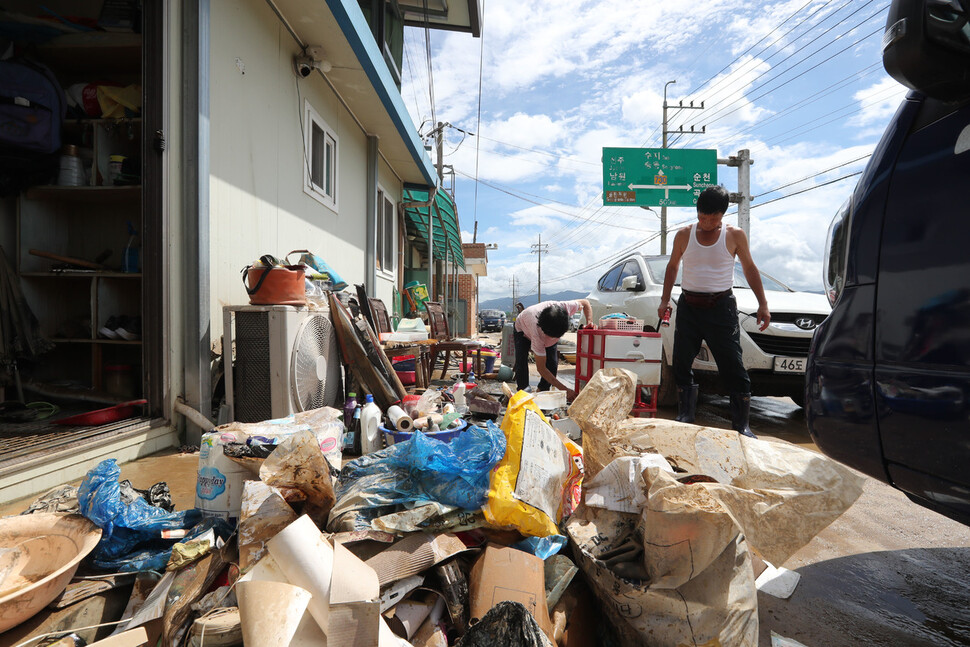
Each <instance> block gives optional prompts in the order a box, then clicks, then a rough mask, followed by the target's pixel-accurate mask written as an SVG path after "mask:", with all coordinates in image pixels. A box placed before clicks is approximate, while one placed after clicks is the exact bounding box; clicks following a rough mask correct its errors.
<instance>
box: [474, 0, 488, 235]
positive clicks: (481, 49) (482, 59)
mask: <svg viewBox="0 0 970 647" xmlns="http://www.w3.org/2000/svg"><path fill="white" fill-rule="evenodd" d="M479 39H480V40H481V44H480V47H479V49H478V122H477V125H476V126H475V132H477V133H480V132H481V131H482V76H483V75H482V70H483V69H484V68H485V0H482V26H481V34H480V35H479ZM479 142H480V140H479V139H478V138H476V139H475V201H474V202H473V203H472V204H473V210H474V211H473V213H474V219H475V232H476V233H477V232H478V152H479ZM472 242H475V240H474V239H473V240H472Z"/></svg>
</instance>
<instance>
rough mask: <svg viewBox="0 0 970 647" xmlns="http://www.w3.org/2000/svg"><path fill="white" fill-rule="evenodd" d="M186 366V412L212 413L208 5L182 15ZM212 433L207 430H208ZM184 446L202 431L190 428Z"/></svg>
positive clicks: (202, 2)
mask: <svg viewBox="0 0 970 647" xmlns="http://www.w3.org/2000/svg"><path fill="white" fill-rule="evenodd" d="M182 78H183V85H182V87H183V92H182V146H183V150H184V151H185V152H184V166H183V182H182V206H183V209H182V211H183V214H184V216H183V231H182V245H181V247H182V263H181V266H182V276H181V282H182V286H181V288H182V299H181V302H182V328H183V341H182V361H183V363H184V371H185V374H184V378H183V389H184V394H185V395H184V397H185V401H186V403H187V404H188V406H190V407H192V408H193V409H195V410H196V411H210V410H211V409H212V385H211V377H210V366H209V363H210V356H209V354H210V340H209V281H208V277H209V273H210V271H209V144H210V141H209V0H197V1H196V2H188V3H186V4H185V12H184V13H183V15H182ZM205 431H208V429H205ZM185 438H186V442H187V443H188V444H190V445H198V444H200V443H201V441H202V427H201V426H200V425H198V424H197V422H190V423H189V424H186V427H185Z"/></svg>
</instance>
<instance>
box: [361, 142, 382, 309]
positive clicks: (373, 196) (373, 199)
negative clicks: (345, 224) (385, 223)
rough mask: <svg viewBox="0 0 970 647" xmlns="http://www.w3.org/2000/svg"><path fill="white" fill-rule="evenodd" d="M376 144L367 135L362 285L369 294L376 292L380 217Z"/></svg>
mask: <svg viewBox="0 0 970 647" xmlns="http://www.w3.org/2000/svg"><path fill="white" fill-rule="evenodd" d="M377 144H378V138H377V136H376V135H367V170H366V171H365V172H366V175H367V177H366V178H365V180H364V181H365V183H366V185H367V188H366V191H367V201H366V206H365V209H366V210H367V224H366V232H367V233H366V235H367V244H366V245H365V246H364V264H365V265H366V266H367V267H366V268H364V285H366V286H367V294H370V295H376V294H377V242H378V241H377V219H378V218H380V217H381V214H380V213H379V209H380V208H381V205H378V204H377V148H378V146H377ZM381 260H382V261H383V259H381Z"/></svg>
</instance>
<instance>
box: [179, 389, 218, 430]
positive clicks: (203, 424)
mask: <svg viewBox="0 0 970 647" xmlns="http://www.w3.org/2000/svg"><path fill="white" fill-rule="evenodd" d="M175 413H181V414H182V415H183V416H185V419H186V420H188V421H189V422H191V423H192V424H193V425H195V426H197V427H200V428H202V429H205V430H206V431H210V430H212V429H215V427H216V426H215V424H213V422H212V421H211V420H209V419H208V418H206V417H205V416H204V415H202V414H201V413H199V412H198V411H196V410H195V409H193V408H192V407H190V406H189V405H188V404H186V403H185V400H184V399H183V398H182V396H179V397H178V398H176V399H175Z"/></svg>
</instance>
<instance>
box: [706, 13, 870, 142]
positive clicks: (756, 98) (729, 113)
mask: <svg viewBox="0 0 970 647" xmlns="http://www.w3.org/2000/svg"><path fill="white" fill-rule="evenodd" d="M882 32H883V28H882V27H878V28H876V29H875V30H873V31H871V32H869V33H868V34H866V35H865V36H863V37H862V38H860V39H859V40H857V41H855V42H853V43H850V44H849V45H846V46H845V47H844V48H842V49H840V50H839V51H838V52H836V53H835V54H833V55H831V56H829V57H828V58H826V59H825V60H824V61H822V62H820V63H816V64H815V67H814V68H809V69H807V70H805V71H804V72H801V73H800V74H798V75H796V76H793V77H792V78H790V79H788V80H787V81H785V82H784V83H782V84H780V85H778V86H776V87H774V88H771V89H770V90H767V91H765V92H763V93H761V94H759V95H758V96H756V97H750V98H747V96H746V95H745V97H742V98H747V100H748V102H750V103H754V102H755V101H757V100H758V99H762V98H764V97H766V96H767V95H769V94H771V93H772V92H776V91H777V90H779V89H781V88H783V87H784V86H786V85H788V84H789V83H791V82H792V81H795V80H797V79H799V78H801V77H803V76H805V75H806V74H808V73H809V72H814V71H815V70H816V69H818V67H819V66H821V65H824V64H825V63H828V62H829V61H831V60H832V59H833V58H835V57H836V56H838V55H840V54H842V53H844V52H846V51H847V50H849V49H852V48H853V47H855V46H856V45H858V44H859V43H861V42H863V41H865V40H867V39H869V38H871V37H872V36H874V35H875V34H881V33H882ZM817 51H821V50H817ZM806 60H807V59H806ZM790 69H793V68H789V70H790ZM787 71H788V70H786V72H787ZM778 78H779V77H775V78H774V79H772V80H777V79H778ZM763 87H764V86H761V88H759V90H760V89H762V88H763ZM739 101H740V99H739ZM743 107H744V106H743V105H741V106H738V107H737V108H735V109H734V110H731V111H730V112H727V113H724V114H722V115H721V116H720V117H717V118H716V119H715V118H708V120H707V125H710V124H712V123H714V122H716V121H720V120H721V119H724V118H725V117H727V116H729V115H732V114H734V113H735V112H737V111H738V110H741V108H743ZM715 114H717V113H715Z"/></svg>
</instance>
